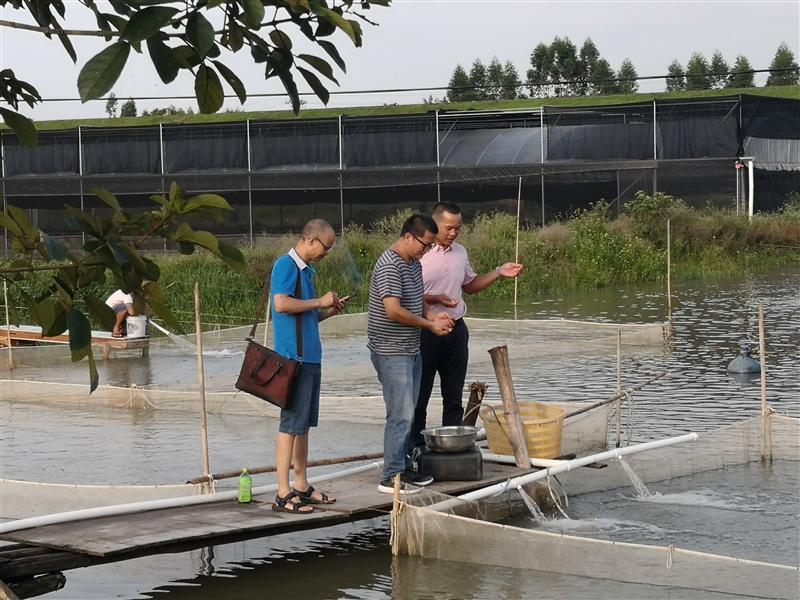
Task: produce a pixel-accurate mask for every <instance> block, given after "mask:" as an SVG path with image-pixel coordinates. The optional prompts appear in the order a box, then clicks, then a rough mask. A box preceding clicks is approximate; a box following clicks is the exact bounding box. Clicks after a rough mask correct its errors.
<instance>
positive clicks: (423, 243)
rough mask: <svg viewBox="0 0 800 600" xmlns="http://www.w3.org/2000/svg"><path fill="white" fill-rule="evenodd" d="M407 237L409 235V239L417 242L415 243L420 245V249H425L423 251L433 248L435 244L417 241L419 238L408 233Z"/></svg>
mask: <svg viewBox="0 0 800 600" xmlns="http://www.w3.org/2000/svg"><path fill="white" fill-rule="evenodd" d="M408 235H410V236H411V237H413V238H414V239H415V240H417V241H418V242H419V243H420V244H422V247H423V248H425V250H430V249H431V248H433V247H434V246H435V245H436V242H435V241H433V242H430V243H425V242H423V241H422V240H421V239H419V238H418V237H417V236H415V235H414V234H413V233H409V234H408Z"/></svg>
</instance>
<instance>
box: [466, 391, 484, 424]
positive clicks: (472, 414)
mask: <svg viewBox="0 0 800 600" xmlns="http://www.w3.org/2000/svg"><path fill="white" fill-rule="evenodd" d="M485 394H486V384H485V383H483V382H482V381H475V382H474V383H471V384H470V386H469V401H468V402H467V410H465V411H464V419H463V420H462V421H461V424H462V425H469V426H470V427H475V422H476V421H477V420H478V410H479V409H480V407H481V403H482V402H483V397H484V395H485Z"/></svg>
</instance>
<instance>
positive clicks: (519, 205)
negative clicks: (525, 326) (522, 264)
mask: <svg viewBox="0 0 800 600" xmlns="http://www.w3.org/2000/svg"><path fill="white" fill-rule="evenodd" d="M521 209H522V177H520V178H519V187H518V189H517V235H516V239H515V240H514V262H515V263H518V262H519V221H520V214H521V212H522V210H521ZM518 279H519V277H514V306H516V305H517V288H518V287H519V282H518ZM516 318H517V315H516V312H515V314H514V319H516Z"/></svg>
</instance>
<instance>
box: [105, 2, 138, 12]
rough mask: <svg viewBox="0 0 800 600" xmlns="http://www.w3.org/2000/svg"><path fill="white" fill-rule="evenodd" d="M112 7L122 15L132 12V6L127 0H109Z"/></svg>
mask: <svg viewBox="0 0 800 600" xmlns="http://www.w3.org/2000/svg"><path fill="white" fill-rule="evenodd" d="M108 2H109V4H111V7H112V8H113V9H114V10H115V11H116V12H118V13H119V14H121V15H129V14H131V12H133V11H132V10H131V7H130V6H128V4H127V3H126V2H125V0H108Z"/></svg>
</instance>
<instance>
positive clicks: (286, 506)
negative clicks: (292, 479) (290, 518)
mask: <svg viewBox="0 0 800 600" xmlns="http://www.w3.org/2000/svg"><path fill="white" fill-rule="evenodd" d="M295 498H297V500H296V501H295V500H294V499H295ZM272 510H274V511H275V512H287V513H295V514H301V515H308V514H311V513H313V512H314V507H313V506H311V505H310V504H309V503H308V502H306V501H305V500H304V499H303V498H302V497H300V496H299V495H298V494H297V493H296V492H294V491H292V492H289V493H288V494H286V495H285V496H284V497H281V496H279V495H276V496H275V503H274V504H273V505H272Z"/></svg>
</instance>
